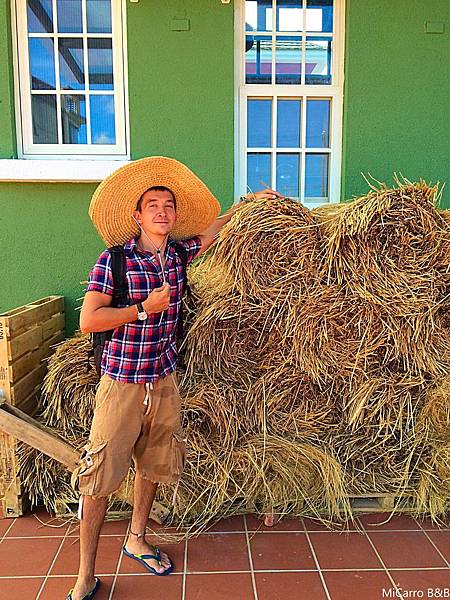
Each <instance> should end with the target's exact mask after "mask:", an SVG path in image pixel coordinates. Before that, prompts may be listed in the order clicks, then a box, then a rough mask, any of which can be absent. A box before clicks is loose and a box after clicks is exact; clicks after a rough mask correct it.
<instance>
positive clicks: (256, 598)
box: [243, 515, 258, 600]
mask: <svg viewBox="0 0 450 600" xmlns="http://www.w3.org/2000/svg"><path fill="white" fill-rule="evenodd" d="M243 519H244V529H245V539H246V541H247V553H248V562H249V565H250V577H251V578H252V587H253V596H254V599H255V600H258V591H257V589H256V578H255V572H254V570H253V558H252V551H251V547H250V539H249V537H248V528H247V516H246V515H243Z"/></svg>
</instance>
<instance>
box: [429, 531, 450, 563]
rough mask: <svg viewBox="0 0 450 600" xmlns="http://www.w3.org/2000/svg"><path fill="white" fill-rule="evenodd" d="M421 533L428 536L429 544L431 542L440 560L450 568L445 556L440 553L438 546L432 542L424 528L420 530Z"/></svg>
mask: <svg viewBox="0 0 450 600" xmlns="http://www.w3.org/2000/svg"><path fill="white" fill-rule="evenodd" d="M422 531H423V533H424V534H425V535H426V537H427V538H428V541H429V542H430V544H432V545H433V546H434V549H435V550H436V552H438V554H439V555H440V557H441V558H442V560H443V561H444V562H445V564H446V565H447V567H449V568H450V563H449V562H448V560H447V559H446V558H445V556H444V555H443V554H442V552H441V551H440V550H439V548H438V547H437V546H436V544H435V543H434V541H433V540H432V539H431V538H430V536H429V535H428V533H427V532H426V531H425V529H423V530H422Z"/></svg>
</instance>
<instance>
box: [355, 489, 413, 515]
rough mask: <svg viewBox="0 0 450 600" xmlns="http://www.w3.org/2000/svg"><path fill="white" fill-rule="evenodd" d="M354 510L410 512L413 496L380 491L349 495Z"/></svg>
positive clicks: (366, 511)
mask: <svg viewBox="0 0 450 600" xmlns="http://www.w3.org/2000/svg"><path fill="white" fill-rule="evenodd" d="M349 501H350V506H351V508H352V512H353V513H355V514H357V513H381V512H392V511H394V512H409V511H411V510H412V498H411V497H410V496H407V495H403V494H402V495H398V494H389V493H378V492H375V493H373V494H367V495H360V496H349Z"/></svg>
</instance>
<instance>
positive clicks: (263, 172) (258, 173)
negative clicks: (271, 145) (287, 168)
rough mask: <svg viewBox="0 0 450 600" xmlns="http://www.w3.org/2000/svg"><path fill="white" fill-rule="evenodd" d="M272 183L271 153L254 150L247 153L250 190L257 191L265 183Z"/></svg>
mask: <svg viewBox="0 0 450 600" xmlns="http://www.w3.org/2000/svg"><path fill="white" fill-rule="evenodd" d="M270 184H271V168H270V154H269V153H261V152H254V153H252V154H248V155H247V186H248V190H249V191H252V192H257V191H258V190H260V189H261V188H262V187H264V185H268V186H270Z"/></svg>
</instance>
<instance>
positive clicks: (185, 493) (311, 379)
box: [27, 180, 450, 527]
mask: <svg viewBox="0 0 450 600" xmlns="http://www.w3.org/2000/svg"><path fill="white" fill-rule="evenodd" d="M397 184H398V185H397V187H395V188H393V189H388V188H387V187H386V186H385V185H381V187H380V188H379V189H376V188H374V187H372V189H371V191H370V192H369V193H368V194H367V195H366V196H364V197H362V198H358V199H356V200H354V201H352V202H349V203H347V204H343V205H341V204H340V205H331V206H327V207H324V208H321V209H315V210H314V211H312V212H309V211H308V210H307V209H306V208H304V207H303V206H301V205H300V204H298V203H296V202H293V201H291V200H288V199H283V200H279V199H276V200H270V201H252V202H248V203H246V204H244V205H243V206H241V207H240V209H239V210H238V211H237V212H236V213H235V215H234V216H233V218H232V219H231V221H230V222H229V223H228V224H227V225H226V226H225V227H224V228H223V229H222V231H221V234H220V236H219V238H218V240H217V243H216V245H215V247H214V249H213V251H212V252H211V253H210V254H209V255H208V256H206V257H203V258H202V259H201V260H200V261H198V263H197V264H196V265H195V266H194V267H193V268H191V272H190V280H191V286H192V290H193V294H192V297H191V298H190V299H189V300H188V302H187V303H186V308H187V324H188V333H187V337H186V340H185V343H184V344H183V346H184V350H185V367H184V370H183V372H180V373H179V375H180V377H179V381H180V392H181V395H182V399H183V425H184V427H185V429H186V431H187V437H188V447H187V465H186V470H185V472H184V474H183V477H182V479H181V481H180V485H179V489H178V494H177V501H176V504H175V507H174V511H173V519H174V521H176V522H177V523H179V524H181V525H186V526H190V527H204V526H205V525H206V524H207V523H208V522H209V521H210V520H211V519H217V518H218V517H221V516H228V515H232V514H238V513H242V512H247V511H249V510H251V511H256V512H266V511H267V512H273V511H277V512H280V513H283V514H286V513H289V514H293V515H294V514H296V515H303V514H314V515H316V516H318V517H319V518H321V519H323V520H325V521H326V520H327V519H329V518H331V519H332V520H333V521H335V522H336V521H338V520H340V519H341V520H345V519H346V518H348V517H351V516H352V511H351V507H350V504H349V500H348V496H349V495H350V494H361V495H364V494H368V495H370V494H371V493H374V492H379V493H382V492H386V493H392V494H394V495H398V494H408V495H409V496H412V497H413V499H414V503H415V504H414V510H415V512H416V514H419V513H423V512H428V513H429V514H431V516H432V517H433V518H435V519H437V518H438V517H439V515H441V514H442V513H443V512H444V511H445V510H446V509H448V507H449V504H450V489H449V486H448V462H446V460H448V456H449V447H450V437H449V434H450V428H449V423H450V383H449V381H450V380H449V379H448V373H449V372H450V335H449V333H450V300H449V293H450V275H449V274H450V226H449V219H448V218H447V217H448V215H446V214H445V211H439V210H438V209H437V208H436V206H435V204H436V202H437V201H438V200H439V196H440V192H439V190H438V188H437V186H435V187H431V186H428V185H426V184H425V183H424V182H422V181H421V182H419V183H418V184H412V183H410V182H408V181H406V180H405V181H402V182H400V181H397ZM87 347H88V346H87V340H86V337H83V336H82V337H78V338H75V339H74V340H72V341H69V342H66V343H65V345H64V344H63V345H62V346H61V348H60V349H59V350H58V352H57V354H55V357H54V362H53V363H51V364H50V369H49V375H48V380H47V382H46V388H45V389H46V391H45V395H44V403H45V412H44V421H45V422H47V423H48V424H55V425H57V426H58V427H60V432H61V434H63V435H66V431H68V432H69V435H70V434H71V432H75V431H78V433H77V435H78V438H79V441H80V443H81V440H84V439H85V438H86V437H87V431H88V430H87V427H88V425H89V420H90V416H91V413H92V406H93V391H94V386H95V381H94V379H95V378H94V379H92V380H91V379H89V377H93V372H92V371H91V374H90V375H89V377H88V375H86V374H85V372H84V367H85V358H84V357H85V354H86V351H87ZM77 353H78V354H77ZM82 356H83V359H82V358H81V357H82ZM69 363H70V364H69ZM77 378H78V379H77ZM75 380H77V381H75ZM78 384H79V385H78ZM79 396H80V397H81V398H82V400H81V402H79V401H78V397H79ZM73 423H75V426H74V425H73ZM27 468H28V469H29V470H30V471H32V469H33V468H34V467H33V466H31V467H30V464H29V463H27ZM43 468H45V469H49V470H52V469H54V466H51V465H46V466H45V467H43ZM46 477H47V476H46ZM30 481H32V477H31V476H30ZM44 487H45V486H43V485H41V486H39V483H37V486H36V489H40V490H41V491H42V493H45V491H44ZM58 493H61V495H64V494H65V495H66V496H67V497H68V495H69V492H67V490H65V489H64V490H62V491H61V492H59V491H57V493H56V495H58ZM172 493H173V490H172V489H171V488H170V486H161V488H160V491H159V494H160V498H161V499H162V500H164V501H165V502H166V503H167V504H170V503H171V500H172ZM131 494H132V484H131V479H130V478H129V479H128V480H127V482H126V484H125V487H124V489H123V490H122V491H121V492H120V495H121V498H126V499H128V502H129V503H130V502H131V501H132V500H131Z"/></svg>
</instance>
